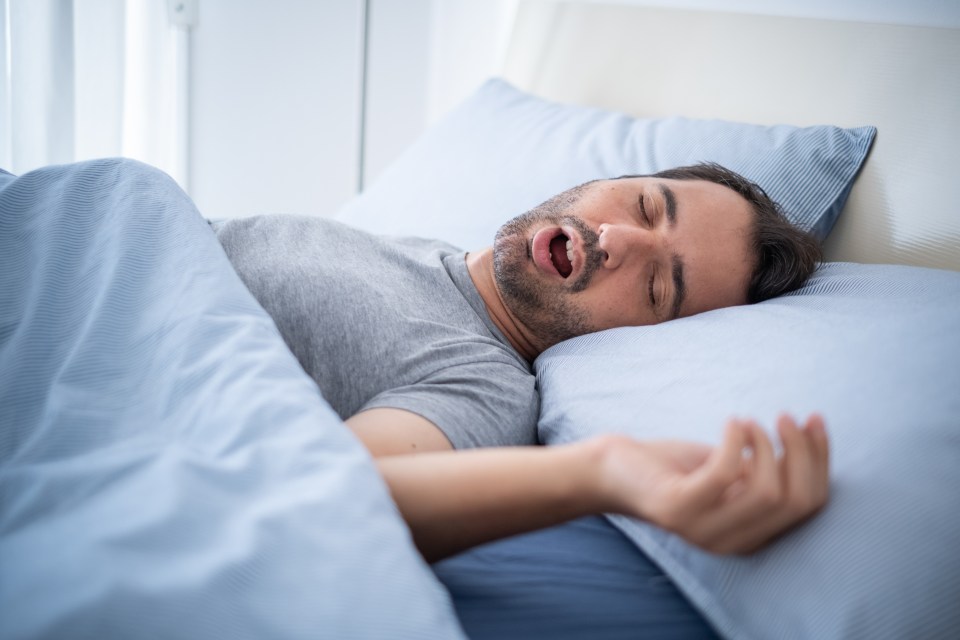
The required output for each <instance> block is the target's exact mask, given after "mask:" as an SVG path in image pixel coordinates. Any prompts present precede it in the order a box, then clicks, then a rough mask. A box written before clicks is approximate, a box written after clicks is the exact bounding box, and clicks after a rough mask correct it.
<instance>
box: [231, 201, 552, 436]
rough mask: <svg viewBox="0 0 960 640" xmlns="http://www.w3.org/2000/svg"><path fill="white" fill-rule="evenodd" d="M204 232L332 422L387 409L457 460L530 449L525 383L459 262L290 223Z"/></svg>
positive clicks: (407, 244)
mask: <svg viewBox="0 0 960 640" xmlns="http://www.w3.org/2000/svg"><path fill="white" fill-rule="evenodd" d="M214 230H215V231H216V234H217V237H218V239H219V240H220V244H221V245H222V246H223V248H224V250H225V251H226V253H227V256H228V257H229V258H230V262H231V263H232V264H233V267H234V269H235V270H236V272H237V274H238V275H239V276H240V278H241V279H242V280H243V282H244V283H245V284H246V286H247V288H248V289H249V290H250V292H251V293H252V294H253V295H254V297H256V299H257V300H258V301H259V302H260V304H261V305H262V306H263V307H264V309H266V311H267V312H268V313H269V314H270V315H271V316H272V317H273V320H274V322H275V323H276V325H277V328H278V329H279V330H280V333H281V334H282V335H283V339H284V340H285V341H286V343H287V345H288V346H289V347H290V349H291V351H293V353H294V355H295V356H296V357H297V359H298V360H299V361H300V364H301V366H303V368H304V370H305V371H306V372H307V373H308V374H310V376H311V377H313V379H314V380H315V381H316V382H317V384H318V385H319V386H320V390H321V392H322V393H323V396H324V398H325V399H326V400H327V402H329V403H330V405H331V406H332V407H333V408H334V410H335V411H336V412H337V413H338V414H340V417H341V418H343V419H346V418H349V417H350V416H352V415H354V414H355V413H357V412H359V411H363V410H364V409H372V408H375V407H392V408H396V409H405V410H407V411H412V412H413V413H416V414H419V415H421V416H423V417H424V418H426V419H427V420H429V421H430V422H432V423H433V424H435V425H437V427H439V428H440V429H441V430H442V431H443V433H444V434H445V435H446V436H447V438H448V439H449V440H450V442H451V443H452V444H453V446H454V447H455V448H457V449H460V448H465V447H480V446H498V445H527V444H534V443H535V442H536V421H537V415H538V413H539V402H540V401H539V395H538V393H537V391H536V388H535V378H534V376H533V374H532V373H531V370H530V366H529V365H528V364H527V362H526V361H525V360H524V359H523V358H522V357H521V356H520V355H519V354H518V353H517V352H516V351H515V350H514V349H513V347H512V346H511V345H510V343H509V342H508V341H507V339H506V338H505V337H504V336H503V334H502V333H501V332H500V331H499V330H498V329H497V328H496V326H495V325H494V324H493V322H492V321H491V320H490V317H489V315H488V314H487V311H486V307H485V306H484V304H483V299H482V298H481V297H480V294H479V293H478V292H477V289H476V287H475V286H474V284H473V281H472V280H471V279H470V275H469V273H468V271H467V266H466V262H465V254H464V252H463V251H461V250H459V249H456V248H454V247H452V246H450V245H448V244H446V243H443V242H438V241H433V240H424V239H419V238H385V237H380V236H374V235H371V234H369V233H366V232H363V231H360V230H357V229H353V228H351V227H348V226H346V225H343V224H340V223H337V222H334V221H331V220H327V219H323V218H311V217H301V216H290V215H275V216H259V217H254V218H243V219H236V220H228V221H225V222H220V223H215V224H214Z"/></svg>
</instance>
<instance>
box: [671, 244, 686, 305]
mask: <svg viewBox="0 0 960 640" xmlns="http://www.w3.org/2000/svg"><path fill="white" fill-rule="evenodd" d="M672 261H673V306H672V307H671V308H670V318H669V319H670V320H676V319H677V318H679V317H680V306H681V305H682V304H683V299H684V297H686V295H687V284H686V282H684V280H683V260H681V259H680V256H678V255H677V254H673V260H672Z"/></svg>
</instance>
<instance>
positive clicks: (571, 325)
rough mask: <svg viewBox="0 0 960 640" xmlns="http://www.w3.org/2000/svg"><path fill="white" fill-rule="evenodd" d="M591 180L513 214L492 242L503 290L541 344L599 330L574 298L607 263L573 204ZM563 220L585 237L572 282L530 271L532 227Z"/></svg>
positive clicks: (494, 263)
mask: <svg viewBox="0 0 960 640" xmlns="http://www.w3.org/2000/svg"><path fill="white" fill-rule="evenodd" d="M588 184H590V183H587V184H582V185H580V186H578V187H574V188H573V189H570V190H568V191H564V192H563V193H561V194H560V195H557V196H554V197H553V198H551V199H550V200H547V201H546V202H544V203H543V204H541V205H539V206H538V207H536V208H534V209H531V210H530V211H527V212H526V213H524V214H521V215H519V216H517V217H516V218H514V219H513V220H510V221H509V222H507V223H506V224H504V225H503V226H502V227H500V229H499V231H497V235H496V238H495V240H494V243H493V272H494V278H495V280H496V283H497V288H498V289H499V290H500V295H501V296H502V297H503V301H504V303H505V304H506V305H507V307H508V308H509V309H510V311H511V312H512V313H513V314H514V315H515V316H516V317H517V319H518V320H519V321H520V322H522V323H523V324H524V325H525V326H526V327H527V328H528V329H529V330H530V331H531V332H533V334H534V335H535V336H536V338H537V339H538V340H540V341H541V342H542V343H543V346H542V348H543V349H546V348H547V347H549V346H552V345H554V344H557V343H558V342H562V341H563V340H567V339H569V338H573V337H576V336H580V335H583V334H585V333H591V332H593V331H596V328H595V327H593V326H591V324H590V314H589V313H588V311H587V309H585V308H583V307H582V306H580V305H579V304H577V300H576V294H577V293H579V292H581V291H583V290H585V289H586V288H587V287H588V286H589V285H590V281H591V279H592V278H593V275H594V274H595V273H596V272H597V270H598V269H599V268H600V266H601V265H602V264H603V252H602V251H601V250H600V248H599V246H598V243H599V237H598V236H597V234H596V233H595V232H594V231H593V230H592V229H590V228H589V227H588V226H587V225H586V223H584V221H583V220H581V219H580V218H579V217H578V216H576V215H575V205H576V203H577V202H578V201H579V200H580V198H581V196H582V194H583V191H584V189H585V187H586V186H587V185H588ZM561 225H566V226H570V227H573V228H574V229H576V231H577V233H578V234H580V238H581V239H582V240H583V252H584V258H585V259H584V264H583V267H582V269H581V271H580V275H579V276H578V277H577V279H576V280H575V281H572V282H568V281H563V282H554V281H548V280H545V279H543V278H542V277H541V274H540V273H539V272H535V273H530V270H529V267H528V265H529V264H530V263H531V255H530V243H529V240H528V237H529V236H530V231H531V230H532V229H535V228H538V227H544V226H561Z"/></svg>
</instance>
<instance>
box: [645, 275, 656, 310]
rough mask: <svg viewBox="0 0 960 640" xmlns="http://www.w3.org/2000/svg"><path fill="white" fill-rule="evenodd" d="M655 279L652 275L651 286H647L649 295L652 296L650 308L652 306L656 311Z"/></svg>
mask: <svg viewBox="0 0 960 640" xmlns="http://www.w3.org/2000/svg"><path fill="white" fill-rule="evenodd" d="M653 278H654V276H652V275H651V276H650V282H649V284H647V293H648V294H649V295H650V306H652V307H653V308H654V309H656V307H657V299H656V297H655V296H654V295H653Z"/></svg>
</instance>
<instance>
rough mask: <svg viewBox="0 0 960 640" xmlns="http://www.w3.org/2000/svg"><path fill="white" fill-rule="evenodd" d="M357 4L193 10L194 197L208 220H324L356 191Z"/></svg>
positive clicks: (211, 3)
mask: <svg viewBox="0 0 960 640" xmlns="http://www.w3.org/2000/svg"><path fill="white" fill-rule="evenodd" d="M360 25H361V3H360V0H324V1H323V2H316V1H314V0H274V1H272V2H262V1H260V2H258V1H255V0H199V15H198V21H197V25H196V26H195V27H194V29H193V31H192V34H191V79H190V86H191V100H190V111H191V121H190V151H189V157H190V192H191V195H192V196H193V198H194V200H195V202H196V203H197V206H198V208H199V209H200V211H201V212H203V213H204V215H206V216H208V217H214V218H216V217H233V216H247V215H254V214H257V213H270V212H275V213H276V212H286V213H303V214H329V213H330V212H332V211H333V210H335V209H336V208H337V207H338V206H340V204H342V203H343V202H345V201H346V200H347V199H348V198H349V197H350V196H351V195H352V194H353V192H354V186H355V184H356V181H357V167H358V162H359V154H358V150H357V132H358V122H359V117H360V116H359V96H360V86H359V79H360Z"/></svg>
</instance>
